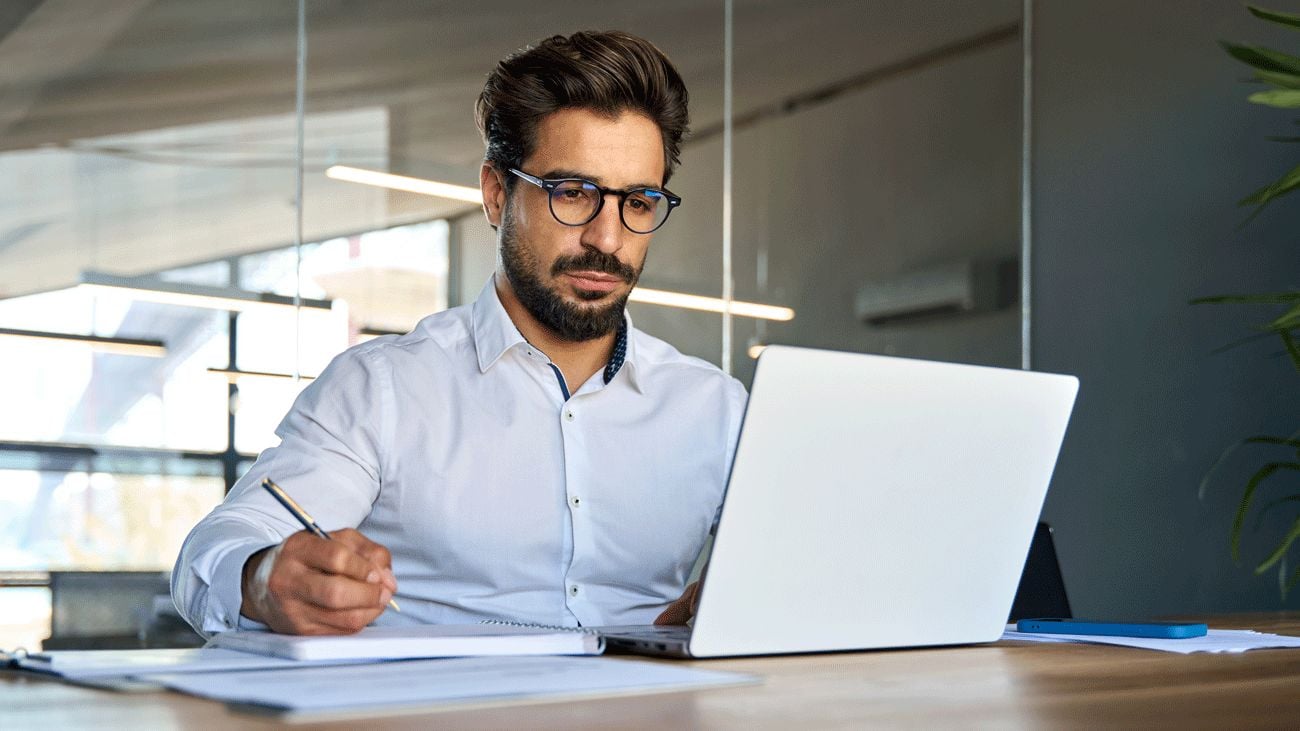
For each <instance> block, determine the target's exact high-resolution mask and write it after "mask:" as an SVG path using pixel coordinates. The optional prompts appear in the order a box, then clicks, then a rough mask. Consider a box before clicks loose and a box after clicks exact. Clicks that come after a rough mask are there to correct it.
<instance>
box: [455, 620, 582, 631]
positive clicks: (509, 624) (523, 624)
mask: <svg viewBox="0 0 1300 731" xmlns="http://www.w3.org/2000/svg"><path fill="white" fill-rule="evenodd" d="M479 624H491V625H497V626H501V627H523V628H525V629H545V630H550V631H552V632H577V633H579V634H584V635H599V634H600V633H599V632H597V631H596V630H594V629H592V628H590V627H561V626H559V625H556V624H532V623H530V622H511V621H510V620H506V619H485V620H483V621H482V622H479Z"/></svg>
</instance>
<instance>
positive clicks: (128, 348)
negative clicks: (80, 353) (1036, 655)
mask: <svg viewBox="0 0 1300 731" xmlns="http://www.w3.org/2000/svg"><path fill="white" fill-rule="evenodd" d="M0 336H6V337H11V338H23V339H25V340H33V341H36V342H42V343H49V342H60V343H73V344H80V345H87V346H89V347H90V348H91V349H92V350H95V351H97V352H100V353H112V354H114V355H139V356H145V357H149V358H161V357H163V356H165V355H167V344H166V343H164V342H163V341H161V340H144V339H138V338H117V337H101V336H99V335H78V334H75V333H57V332H46V331H43V330H14V329H11V328H4V327H0Z"/></svg>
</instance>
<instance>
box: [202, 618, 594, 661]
mask: <svg viewBox="0 0 1300 731" xmlns="http://www.w3.org/2000/svg"><path fill="white" fill-rule="evenodd" d="M207 646H208V647H223V648H226V649H228V650H240V651H242V652H252V653H257V654H259V655H270V656H272V657H282V658H287V659H290V660H403V659H413V658H439V657H486V656H492V655H599V654H601V653H602V652H604V650H605V641H604V638H602V637H601V636H600V635H598V634H595V633H592V632H581V631H579V632H575V631H573V630H572V629H571V628H547V627H529V626H523V625H510V624H506V623H491V624H489V623H484V624H467V625H466V624H440V625H418V626H413V627H366V628H365V629H363V630H361V631H360V632H358V633H356V634H354V635H343V636H323V637H305V636H301V635H285V634H277V633H275V632H258V631H247V630H236V631H231V632H222V633H221V634H218V635H216V636H214V637H213V638H212V639H211V640H209V641H208V644H207Z"/></svg>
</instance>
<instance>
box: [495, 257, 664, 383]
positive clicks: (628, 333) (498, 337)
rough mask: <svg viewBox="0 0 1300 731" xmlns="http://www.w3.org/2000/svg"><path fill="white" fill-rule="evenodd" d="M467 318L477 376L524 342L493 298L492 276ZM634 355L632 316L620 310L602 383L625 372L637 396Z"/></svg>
mask: <svg viewBox="0 0 1300 731" xmlns="http://www.w3.org/2000/svg"><path fill="white" fill-rule="evenodd" d="M471 319H472V328H473V333H474V349H475V351H476V352H477V354H478V368H479V372H480V373H487V371H488V369H489V368H491V367H492V366H493V364H495V363H496V362H497V361H498V360H500V359H501V356H502V355H504V354H505V352H506V351H507V350H509V349H511V348H513V347H515V346H516V345H519V344H521V343H526V342H527V341H526V340H524V336H523V335H521V334H520V333H519V328H517V327H515V323H514V321H513V320H511V319H510V315H509V313H507V312H506V308H505V305H502V304H501V298H500V296H498V295H497V288H496V276H495V275H493V276H491V277H488V281H487V284H486V285H484V286H483V289H482V291H480V292H479V295H478V299H477V300H475V301H474V307H473V309H472V316H471ZM635 354H636V346H635V338H634V337H633V336H632V316H631V315H629V314H627V312H626V311H624V312H623V325H622V326H621V327H619V331H618V336H617V337H616V338H615V340H614V352H613V353H612V354H611V355H610V359H609V363H607V364H605V375H604V378H605V383H609V382H610V381H612V380H614V378H615V377H616V376H617V375H618V374H619V373H620V372H623V371H626V372H627V378H628V382H629V383H630V384H631V385H632V387H633V388H634V389H636V391H637V392H638V393H642V391H641V384H640V383H639V382H638V379H637V376H636V371H637V366H636V358H635ZM624 366H631V367H630V368H625V367H624Z"/></svg>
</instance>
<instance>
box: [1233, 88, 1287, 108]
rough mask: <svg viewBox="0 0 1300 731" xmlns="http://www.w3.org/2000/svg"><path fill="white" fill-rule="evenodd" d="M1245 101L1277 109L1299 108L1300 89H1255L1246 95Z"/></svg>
mask: <svg viewBox="0 0 1300 731" xmlns="http://www.w3.org/2000/svg"><path fill="white" fill-rule="evenodd" d="M1246 101H1248V102H1250V103H1252V104H1263V105H1264V106H1268V107H1276V108H1278V109H1297V108H1300V89H1270V90H1268V91H1257V92H1255V93H1254V94H1251V95H1250V96H1248V97H1246Z"/></svg>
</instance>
